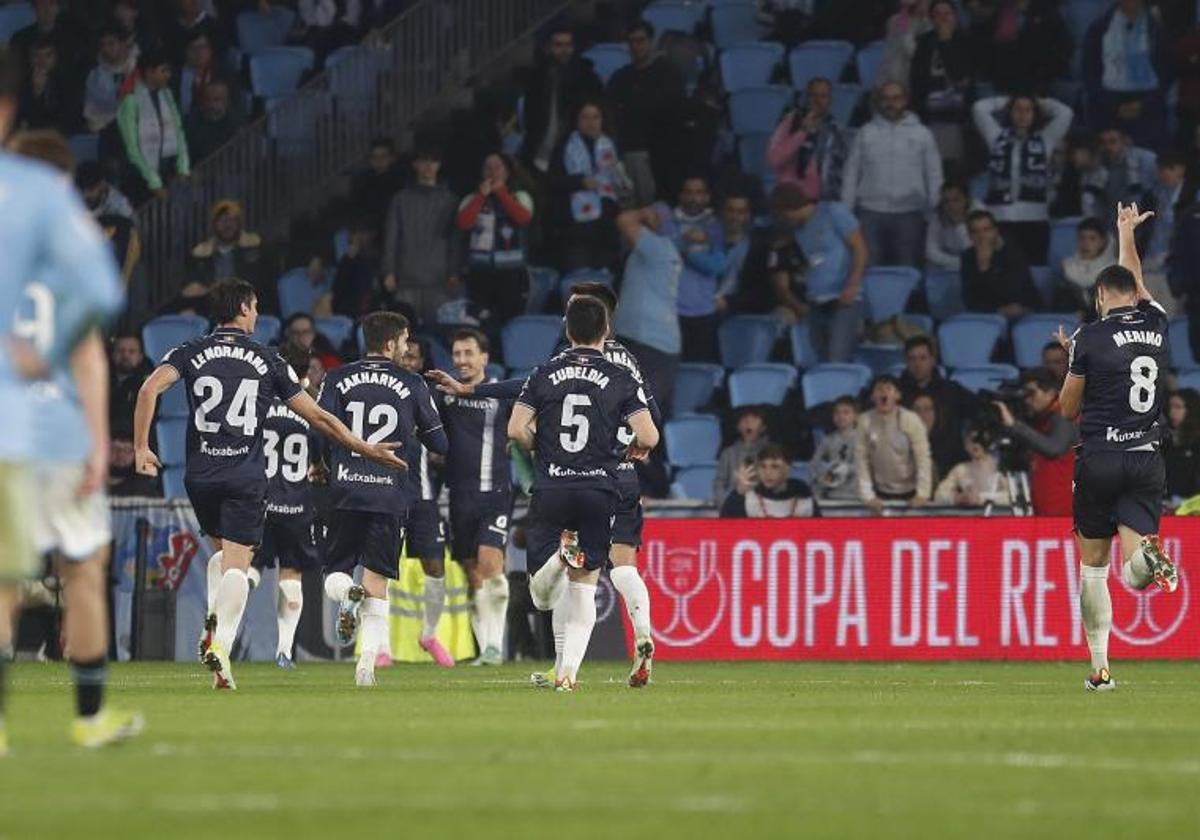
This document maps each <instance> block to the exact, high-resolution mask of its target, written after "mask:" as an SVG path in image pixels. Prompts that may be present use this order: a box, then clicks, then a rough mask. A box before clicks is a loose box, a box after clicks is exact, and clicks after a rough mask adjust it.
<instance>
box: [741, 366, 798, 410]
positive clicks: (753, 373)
mask: <svg viewBox="0 0 1200 840" xmlns="http://www.w3.org/2000/svg"><path fill="white" fill-rule="evenodd" d="M795 383H796V369H795V368H794V367H792V366H791V365H785V364H781V363H779V362H759V363H758V364H753V365H746V366H744V367H740V368H738V369H737V370H735V371H734V372H733V373H731V374H729V404H730V405H731V406H732V407H734V408H739V407H741V406H743V405H782V404H783V398H784V397H785V396H787V392H788V391H789V390H790V389H791V387H792V386H793V385H794V384H795Z"/></svg>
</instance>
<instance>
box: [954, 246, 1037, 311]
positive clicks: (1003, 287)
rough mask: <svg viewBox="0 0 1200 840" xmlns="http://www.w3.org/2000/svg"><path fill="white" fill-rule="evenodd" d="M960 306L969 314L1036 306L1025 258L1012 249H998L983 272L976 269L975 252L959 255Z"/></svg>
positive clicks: (1008, 247) (1034, 293) (970, 251)
mask: <svg viewBox="0 0 1200 840" xmlns="http://www.w3.org/2000/svg"><path fill="white" fill-rule="evenodd" d="M962 290H963V302H964V303H965V304H966V305H967V310H968V311H970V312H997V311H999V310H1000V309H1001V308H1003V307H1006V306H1010V305H1012V304H1020V305H1021V306H1024V307H1026V308H1033V307H1036V306H1037V300H1038V297H1037V288H1036V287H1035V286H1034V285H1033V276H1032V275H1031V274H1030V273H1029V266H1028V265H1026V264H1025V258H1024V257H1023V256H1021V254H1020V253H1018V252H1017V250H1016V249H1015V248H1012V247H1010V246H1008V245H1001V246H1000V248H999V250H997V251H996V253H995V254H994V255H993V256H992V262H991V264H990V265H989V266H988V267H987V268H986V269H981V268H980V267H979V259H978V256H977V255H976V252H975V249H974V248H973V247H972V248H968V249H967V250H966V251H965V252H964V253H963V263H962Z"/></svg>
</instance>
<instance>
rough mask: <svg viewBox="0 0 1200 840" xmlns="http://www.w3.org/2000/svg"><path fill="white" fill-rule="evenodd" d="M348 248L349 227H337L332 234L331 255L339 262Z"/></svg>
mask: <svg viewBox="0 0 1200 840" xmlns="http://www.w3.org/2000/svg"><path fill="white" fill-rule="evenodd" d="M349 248H350V229H349V228H338V230H337V231H336V232H335V233H334V234H333V256H334V259H336V260H337V261H338V262H341V260H342V257H344V256H345V255H346V251H347V250H348V249H349Z"/></svg>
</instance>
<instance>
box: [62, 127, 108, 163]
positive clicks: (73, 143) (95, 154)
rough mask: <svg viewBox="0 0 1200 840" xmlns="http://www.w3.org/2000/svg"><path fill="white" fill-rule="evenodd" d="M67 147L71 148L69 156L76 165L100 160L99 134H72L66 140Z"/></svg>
mask: <svg viewBox="0 0 1200 840" xmlns="http://www.w3.org/2000/svg"><path fill="white" fill-rule="evenodd" d="M67 145H68V146H70V147H71V155H72V156H73V157H74V158H75V163H77V164H79V163H83V162H84V161H97V160H99V159H100V135H99V134H72V135H71V136H70V137H68V138H67Z"/></svg>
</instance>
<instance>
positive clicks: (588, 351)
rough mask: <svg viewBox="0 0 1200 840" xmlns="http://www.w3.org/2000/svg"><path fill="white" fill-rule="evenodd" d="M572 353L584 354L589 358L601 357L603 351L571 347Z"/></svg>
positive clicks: (593, 348)
mask: <svg viewBox="0 0 1200 840" xmlns="http://www.w3.org/2000/svg"><path fill="white" fill-rule="evenodd" d="M571 352H572V353H586V354H587V355H589V356H603V355H604V351H603V350H597V349H596V348H595V347H572V348H571Z"/></svg>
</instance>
